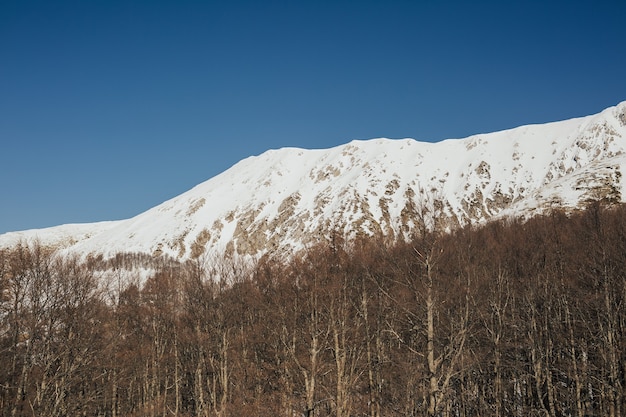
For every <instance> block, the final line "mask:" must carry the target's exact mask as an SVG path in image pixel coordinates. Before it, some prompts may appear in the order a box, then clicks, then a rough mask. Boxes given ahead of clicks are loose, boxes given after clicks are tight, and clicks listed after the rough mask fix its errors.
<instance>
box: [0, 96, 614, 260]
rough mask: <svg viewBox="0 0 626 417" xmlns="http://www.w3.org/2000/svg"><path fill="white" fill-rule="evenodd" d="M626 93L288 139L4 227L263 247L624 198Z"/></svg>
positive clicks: (83, 239)
mask: <svg viewBox="0 0 626 417" xmlns="http://www.w3.org/2000/svg"><path fill="white" fill-rule="evenodd" d="M625 148H626V101H625V102H622V103H620V104H618V105H617V106H614V107H610V108H608V109H606V110H604V111H603V112H601V113H599V114H597V115H592V116H587V117H581V118H576V119H571V120H566V121H561V122H552V123H547V124H537V125H527V126H520V127H517V128H514V129H509V130H505V131H501V132H495V133H489V134H479V135H473V136H470V137H468V138H464V139H449V140H444V141H441V142H436V143H428V142H418V141H415V140H413V139H387V138H378V139H371V140H353V141H351V142H349V143H347V144H345V145H340V146H336V147H333V148H330V149H315V150H306V149H299V148H281V149H276V150H270V151H267V152H264V153H263V154H261V155H258V156H254V157H249V158H246V159H244V160H242V161H240V162H239V163H237V164H235V165H234V166H233V167H231V168H230V169H228V170H227V171H225V172H223V173H221V174H219V175H217V176H215V177H213V178H211V179H209V180H207V181H205V182H203V183H201V184H199V185H197V186H196V187H194V188H192V189H191V190H189V191H187V192H185V193H183V194H181V195H179V196H177V197H175V198H173V199H170V200H168V201H166V202H164V203H162V204H160V205H158V206H156V207H154V208H152V209H150V210H148V211H146V212H144V213H142V214H140V215H138V216H135V217H133V218H131V219H128V220H122V221H116V222H105V223H98V224H93V225H66V226H59V227H56V228H49V229H41V230H33V231H26V232H14V233H7V234H5V235H2V236H0V245H3V246H6V245H9V244H14V243H15V242H16V241H18V240H20V239H25V240H28V239H34V238H38V239H40V240H41V241H42V243H44V244H53V245H56V246H58V247H62V248H64V250H66V251H71V252H77V253H81V254H83V255H84V254H101V255H103V256H105V257H110V256H114V255H115V254H116V253H118V252H140V253H146V254H150V255H159V254H166V255H169V256H173V257H175V258H178V259H190V258H196V257H198V256H201V255H203V254H206V253H209V252H212V253H221V254H226V255H228V256H251V257H257V256H260V255H263V254H266V253H276V252H278V253H282V252H285V253H289V252H293V251H298V250H300V249H303V248H306V247H307V246H309V245H313V244H315V243H316V242H319V241H321V240H325V239H329V238H330V236H331V235H332V234H334V233H340V234H341V235H342V236H344V237H345V238H346V239H353V238H356V237H358V236H372V237H376V238H379V239H382V240H391V241H393V240H397V239H406V238H408V237H409V236H410V235H411V234H412V233H415V232H416V230H417V229H418V228H419V227H422V226H423V224H420V222H421V223H423V222H424V214H425V212H428V216H430V217H432V219H433V221H436V222H438V225H439V226H441V227H446V228H453V227H457V226H459V225H465V224H472V223H480V222H484V221H488V220H489V219H493V218H498V217H502V216H530V215H533V214H535V213H540V212H542V211H545V210H549V209H551V208H555V207H559V208H562V209H564V210H568V209H575V208H578V207H581V206H582V205H584V204H586V203H587V202H588V201H592V200H605V201H610V202H621V201H623V192H622V190H623V185H624V184H623V179H622V167H623V166H624V163H625V161H626V159H625V158H626V154H625V152H624V151H625Z"/></svg>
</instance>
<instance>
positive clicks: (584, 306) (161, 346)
mask: <svg viewBox="0 0 626 417" xmlns="http://www.w3.org/2000/svg"><path fill="white" fill-rule="evenodd" d="M147 261H148V260H146V259H144V258H141V257H138V256H137V255H134V254H125V255H124V254H120V255H119V256H118V257H116V259H115V260H114V263H115V262H116V265H118V266H119V265H121V264H133V263H137V262H139V263H142V262H147ZM151 262H152V264H151V268H153V269H154V272H153V273H151V276H150V277H149V279H148V280H147V281H146V282H145V283H144V284H143V285H136V284H133V283H124V284H123V285H120V287H119V288H117V289H116V290H115V292H114V293H113V295H112V293H111V291H109V290H108V289H105V288H103V286H102V285H101V282H100V281H99V276H100V275H99V268H102V265H103V263H102V261H100V262H95V261H93V260H92V261H91V262H86V263H85V262H79V261H78V260H77V259H75V258H71V257H66V258H61V257H59V256H56V255H55V254H54V253H52V252H50V251H48V250H46V249H45V248H43V247H41V246H38V245H36V244H35V245H19V246H17V247H15V248H11V249H7V250H2V251H0V296H1V297H0V364H1V366H0V410H2V411H1V415H2V416H7V417H8V416H33V415H38V416H44V415H45V416H68V415H89V416H107V417H109V416H110V417H115V416H157V415H158V416H167V415H178V416H200V415H202V416H242V415H251V416H252V415H254V416H295V415H297V416H307V417H313V416H327V415H333V416H337V417H342V416H346V417H347V416H371V417H378V416H475V415H482V416H500V415H513V416H533V415H545V416H564V415H566V416H578V417H582V416H588V415H602V416H612V417H614V416H620V415H624V414H625V413H626V391H625V390H626V378H625V377H626V303H625V302H626V279H625V274H626V208H624V207H616V208H611V209H606V208H603V207H601V206H599V205H592V206H590V207H589V208H588V209H587V210H585V211H583V212H580V213H575V214H571V215H565V214H562V213H558V212H555V213H553V214H551V215H548V216H543V217H537V218H533V219H531V220H528V221H525V222H522V221H516V220H508V221H498V222H492V223H489V224H487V225H485V226H481V227H466V228H462V229H458V230H456V231H453V232H452V233H437V232H431V233H424V234H422V235H421V236H418V237H416V238H415V239H413V240H412V241H410V242H403V243H397V244H394V245H391V246H389V245H383V244H380V242H376V241H372V240H362V241H359V242H352V243H351V244H349V245H348V244H346V243H344V242H341V241H340V239H337V240H335V241H333V242H332V244H324V245H319V246H317V247H314V248H310V249H309V250H307V251H306V252H304V253H303V254H302V255H300V256H296V257H293V258H291V259H289V260H288V261H285V260H281V259H269V258H266V259H263V260H262V261H260V262H259V263H258V264H256V265H254V266H253V267H245V266H243V265H239V264H237V263H235V262H232V261H229V260H227V259H213V260H210V261H208V260H205V261H204V262H203V261H201V260H195V261H190V262H187V263H174V262H161V263H159V262H157V261H156V260H151ZM111 265H113V264H111V263H109V267H111V268H112V266H111ZM154 265H159V266H158V267H156V268H155V267H154Z"/></svg>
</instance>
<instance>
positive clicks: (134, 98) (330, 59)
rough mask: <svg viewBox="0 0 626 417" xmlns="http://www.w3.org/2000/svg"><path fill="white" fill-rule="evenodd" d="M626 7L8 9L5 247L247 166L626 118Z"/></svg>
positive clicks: (154, 5) (3, 115)
mask: <svg viewBox="0 0 626 417" xmlns="http://www.w3.org/2000/svg"><path fill="white" fill-rule="evenodd" d="M625 19H626V2H622V1H569V2H564V1H554V2H539V1H527V2H519V3H518V2H495V1H493V2H491V1H486V2H481V1H478V2H461V1H452V2H444V1H430V0H428V1H427V0H425V1H386V2H382V1H361V2H348V1H341V0H338V1H332V2H331V1H309V2H286V1H285V2H278V1H265V2H251V1H250V2H244V1H232V2H217V1H208V2H198V1H185V0H182V1H176V2H174V1H158V0H153V1H119V0H110V1H93V2H81V1H67V0H59V1H55V2H48V1H29V0H20V1H18V0H6V1H3V2H2V3H0V143H1V144H2V151H1V153H0V184H1V185H2V187H1V188H0V195H1V196H2V197H0V198H1V204H0V233H4V232H8V231H16V230H25V229H32V228H41V227H48V226H55V225H59V224H65V223H80V222H94V221H102V220H117V219H126V218H130V217H132V216H134V215H136V214H139V213H141V212H143V211H145V210H148V209H149V208H151V207H154V206H156V205H158V204H160V203H161V202H163V201H165V200H167V199H169V198H172V197H174V196H176V195H179V194H181V193H183V192H185V191H187V190H188V189H190V188H192V187H193V186H195V185H197V184H199V183H201V182H203V181H205V180H207V179H208V178H211V177H213V176H215V175H217V174H219V173H220V172H223V171H224V170H226V169H228V168H229V167H230V166H232V165H234V164H235V163H237V162H238V161H239V160H241V159H244V158H246V157H248V156H251V155H258V154H260V153H262V152H264V151H266V150H268V149H276V148H281V147H287V146H289V147H301V148H329V147H333V146H337V145H340V144H343V143H347V142H349V141H351V140H353V139H370V138H377V137H390V138H408V137H410V138H414V139H417V140H422V141H439V140H442V139H448V138H462V137H467V136H470V135H472V134H478V133H489V132H494V131H499V130H504V129H509V128H514V127H517V126H520V125H526V124H538V123H546V122H551V121H559V120H565V119H570V118H574V117H582V116H587V115H590V114H595V113H599V112H600V111H602V110H603V109H605V108H607V107H610V106H614V105H616V104H617V103H619V102H621V101H624V100H626V77H624V73H625V72H626V54H624V52H623V51H624V46H625V45H626V43H625V41H624V39H626V25H624V24H623V22H624V21H625Z"/></svg>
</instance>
